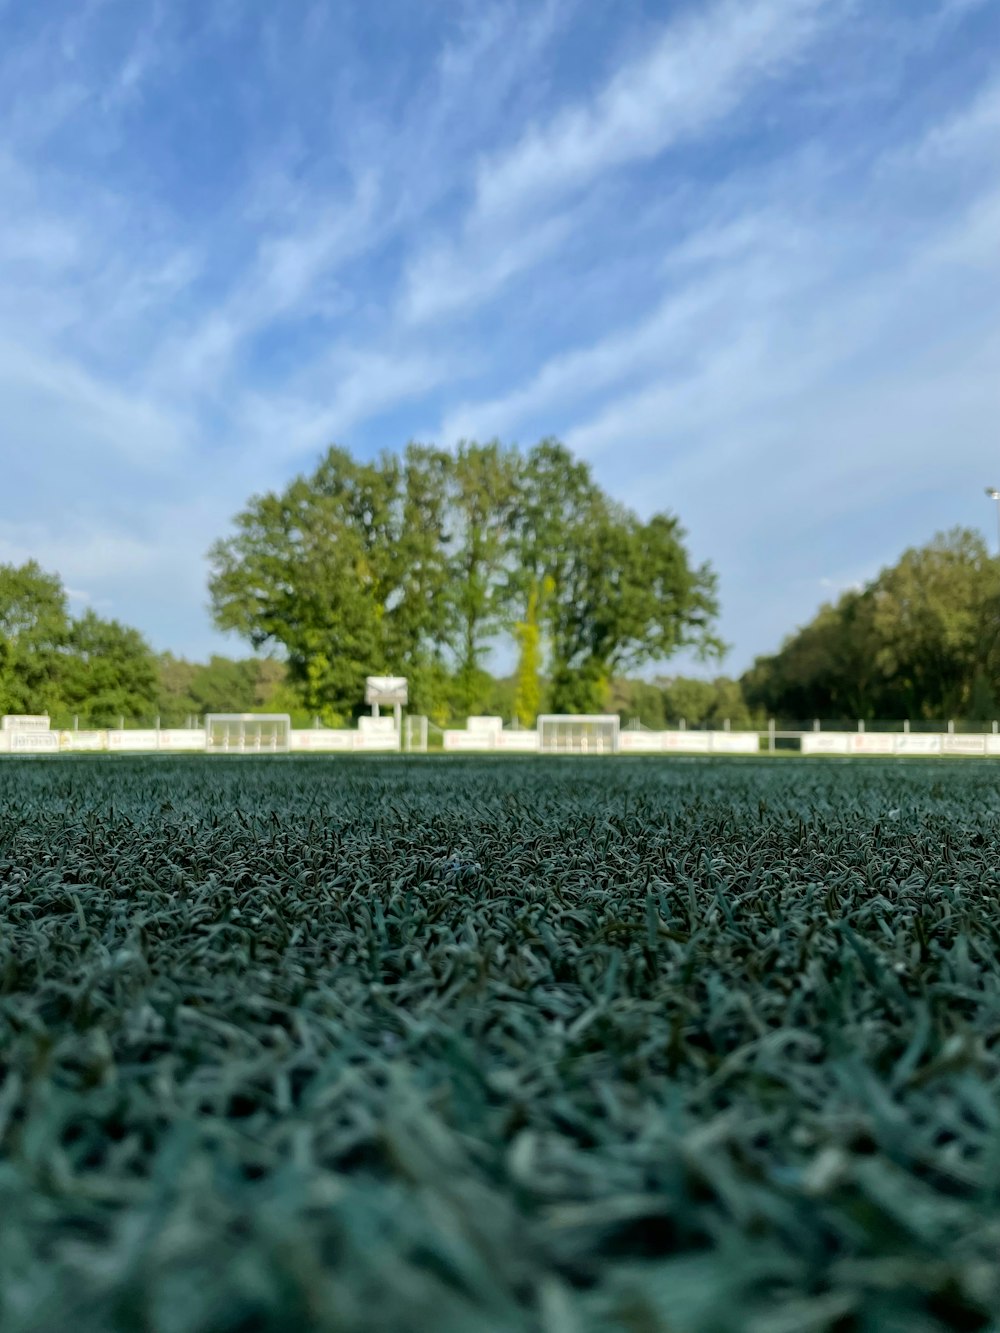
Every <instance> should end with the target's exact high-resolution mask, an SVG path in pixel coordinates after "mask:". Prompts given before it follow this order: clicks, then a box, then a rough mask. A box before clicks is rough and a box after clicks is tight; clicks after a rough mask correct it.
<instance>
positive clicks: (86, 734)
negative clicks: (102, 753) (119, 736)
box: [59, 731, 108, 752]
mask: <svg viewBox="0 0 1000 1333" xmlns="http://www.w3.org/2000/svg"><path fill="white" fill-rule="evenodd" d="M59 748H60V750H71V751H86V752H91V751H94V750H106V749H107V748H108V733H107V732H106V731H60V733H59Z"/></svg>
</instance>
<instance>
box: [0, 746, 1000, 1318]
mask: <svg viewBox="0 0 1000 1333" xmlns="http://www.w3.org/2000/svg"><path fill="white" fill-rule="evenodd" d="M0 809H2V811H3V823H2V840H0V921H2V933H0V1062H2V1075H3V1082H2V1085H0V1217H2V1219H3V1220H2V1232H3V1244H2V1245H0V1326H2V1327H3V1329H4V1331H5V1333H28V1330H32V1331H34V1330H39V1329H72V1330H74V1333H98V1331H100V1333H115V1331H116V1330H120V1331H122V1333H124V1330H129V1331H131V1330H134V1329H138V1328H142V1329H145V1330H147V1333H195V1330H197V1333H224V1331H225V1333H236V1331H237V1330H250V1329H253V1330H255V1331H257V1333H270V1331H271V1330H273V1331H274V1333H278V1331H279V1330H280V1331H281V1333H285V1330H289V1329H296V1330H303V1331H308V1330H320V1329H322V1330H330V1331H331V1333H332V1331H334V1330H336V1331H337V1333H352V1331H358V1333H361V1331H362V1330H385V1329H392V1330H395V1331H396V1333H411V1331H412V1333H417V1331H418V1330H420V1331H421V1333H422V1331H423V1330H427V1329H434V1330H438V1331H439V1333H477V1331H478V1333H497V1331H498V1330H510V1333H515V1331H519V1330H537V1333H571V1330H572V1331H575V1333H598V1331H601V1333H607V1331H611V1333H614V1331H615V1330H619V1331H620V1333H625V1330H629V1331H630V1333H635V1331H636V1330H659V1329H671V1330H675V1331H676V1333H727V1331H729V1330H732V1333H736V1331H737V1330H739V1333H765V1331H766V1333H777V1331H779V1330H787V1331H788V1333H806V1331H807V1330H812V1331H813V1333H822V1331H823V1330H830V1333H834V1331H836V1333H849V1331H851V1330H867V1331H869V1333H876V1330H877V1333H932V1331H933V1330H943V1329H948V1328H963V1329H987V1328H989V1327H992V1325H991V1324H990V1322H989V1321H990V1312H991V1311H993V1310H995V1309H996V1308H997V1307H998V1303H1000V1259H998V1254H1000V1250H998V1242H1000V1155H998V1153H997V1143H998V1132H1000V1052H998V1048H997V1033H998V1032H1000V929H998V925H997V920H998V912H997V907H998V895H1000V868H998V862H997V856H996V849H997V845H998V840H1000V770H997V769H996V768H995V767H993V766H992V765H990V764H989V763H985V762H984V763H976V762H974V761H967V762H963V763H962V764H961V765H958V764H955V765H952V764H949V763H947V762H946V761H938V762H931V763H925V764H918V765H916V766H906V765H905V764H899V763H895V764H882V763H880V762H879V761H867V762H866V763H865V764H864V765H863V766H852V765H850V764H848V763H843V764H841V763H836V762H828V763H823V762H811V761H808V760H802V761H795V762H789V763H787V764H786V763H783V762H782V761H771V762H770V763H767V762H764V761H748V762H746V763H740V762H739V761H735V762H730V763H717V764H712V763H709V762H699V761H697V760H689V761H686V762H685V761H676V760H675V761H672V762H671V761H661V760H656V759H648V758H647V759H640V760H635V761H628V760H604V761H600V760H591V761H586V760H579V759H576V760H574V759H568V760H564V761H562V762H560V761H558V760H536V761H532V760H527V761H524V762H522V763H518V762H516V761H511V760H506V761H502V762H497V761H489V760H475V761H461V760H459V761H456V762H454V763H448V764H446V763H445V762H443V761H433V760H424V761H419V760H418V761H413V762H410V763H406V762H403V761H399V760H389V761H383V762H379V761H371V760H357V761H354V762H351V761H340V762H338V761H329V760H292V759H289V760H281V759H278V760H272V761H266V762H265V761H260V760H257V761H255V760H243V761H241V760H226V759H218V760H201V761H198V760H175V759H171V760H165V761H150V760H142V761H139V760H117V761H116V760H104V761H96V762H88V761H79V760H78V761H73V760H66V759H56V760H53V761H51V762H47V761H34V763H32V762H30V761H29V762H27V763H25V762H19V761H9V762H8V763H7V764H6V765H4V766H3V767H0Z"/></svg>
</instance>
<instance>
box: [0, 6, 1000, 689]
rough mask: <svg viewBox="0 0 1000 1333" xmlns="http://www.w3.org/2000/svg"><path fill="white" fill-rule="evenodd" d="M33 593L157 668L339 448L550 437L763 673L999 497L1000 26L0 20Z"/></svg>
mask: <svg viewBox="0 0 1000 1333" xmlns="http://www.w3.org/2000/svg"><path fill="white" fill-rule="evenodd" d="M0 200H2V208H0V451H2V458H3V469H2V478H3V481H2V487H0V561H3V562H9V561H16V562H20V561H22V560H25V559H28V558H35V559H37V560H39V561H40V562H41V563H42V564H43V565H44V566H45V567H47V568H49V569H54V570H57V571H58V572H59V573H60V574H61V575H62V577H63V580H64V582H65V583H66V585H67V587H68V588H69V589H70V590H71V594H72V597H73V601H74V605H75V606H77V607H78V608H79V607H81V606H83V605H85V604H91V605H93V606H95V607H96V608H97V609H98V610H100V611H101V612H102V613H103V614H107V615H114V616H116V617H117V618H119V619H122V620H124V621H126V622H129V623H132V624H135V625H137V626H138V627H139V628H140V629H142V630H143V632H144V633H145V634H146V635H147V637H148V638H149V639H150V641H151V642H152V644H153V645H154V647H156V648H157V649H163V648H171V649H173V650H174V651H176V652H182V653H185V654H187V655H189V656H204V655H205V654H207V653H208V652H210V651H213V650H214V651H228V652H233V651H240V645H239V643H238V641H234V640H232V639H230V638H228V637H224V636H222V635H219V634H217V633H215V632H214V631H213V630H212V628H211V623H210V618H209V614H208V611H207V607H206V602H207V594H206V587H205V582H206V565H205V552H206V550H207V548H208V546H209V545H210V543H211V542H212V540H213V539H214V538H216V537H218V536H220V535H223V534H224V533H225V532H226V531H227V527H228V522H229V519H230V517H231V516H232V514H233V513H235V512H236V510H237V509H238V508H239V507H240V506H241V504H242V502H243V501H244V500H245V499H246V497H247V496H249V495H250V494H251V493H255V492H259V491H261V490H264V489H269V488H272V487H276V486H281V485H282V484H284V482H285V481H287V480H288V479H289V478H290V477H291V476H292V475H294V474H295V473H296V472H300V471H305V470H308V469H310V468H311V467H312V466H313V464H314V462H315V460H316V458H317V457H318V455H319V453H320V452H321V451H322V450H323V448H324V447H325V446H326V445H327V444H329V443H331V442H333V441H336V442H337V443H340V444H342V445H345V446H347V447H348V448H350V449H352V450H353V451H355V452H356V453H357V454H358V455H360V456H368V455H371V454H373V453H376V452H378V451H379V450H380V449H383V448H389V449H397V448H400V447H402V446H403V445H404V444H405V443H406V441H407V440H408V439H411V438H412V439H420V440H424V441H436V442H438V443H440V444H447V445H453V444H454V443H455V442H456V441H457V440H458V439H459V438H462V437H463V436H464V437H475V438H480V439H487V438H491V437H494V436H498V437H500V438H501V439H503V440H505V441H511V442H514V441H517V442H520V443H521V444H524V445H529V444H531V443H533V442H534V441H535V440H537V439H538V438H540V437H541V436H543V435H557V436H559V437H560V438H562V439H563V440H565V441H566V443H567V444H569V445H570V446H571V447H572V448H573V449H574V450H575V451H577V452H578V453H579V454H580V455H582V456H583V457H585V458H587V459H588V460H590V462H591V463H592V464H593V467H594V469H595V472H596V474H597V476H598V478H599V479H600V480H601V482H602V483H603V484H604V485H605V486H606V487H607V489H608V490H610V491H611V492H612V493H613V494H615V495H616V496H617V497H619V498H620V499H622V500H624V501H625V502H627V503H628V504H630V505H632V506H634V507H635V508H636V509H637V510H639V511H640V512H641V513H644V514H645V513H649V512H652V511H653V510H655V509H668V510H671V511H673V512H675V513H677V514H678V515H679V516H680V518H681V520H682V522H683V523H684V525H685V527H686V528H687V531H688V539H689V545H690V548H691V550H692V553H693V554H694V556H695V557H696V558H697V559H699V560H701V559H704V558H707V559H710V560H711V561H712V562H713V564H714V565H715V567H716V569H717V571H718V573H719V577H720V591H721V598H722V607H723V614H722V620H721V631H722V633H723V635H724V637H725V638H726V639H727V640H728V641H729V642H730V643H731V644H732V645H733V647H732V650H731V652H730V654H729V656H728V658H727V660H726V662H725V669H727V670H728V671H731V672H734V673H736V672H739V671H741V670H742V669H743V668H745V667H746V666H747V665H749V663H750V661H751V659H752V658H753V656H754V655H755V654H756V653H759V652H765V651H768V650H771V649H773V648H774V647H776V646H777V644H778V643H779V641H780V640H781V638H782V637H783V636H784V635H785V634H786V633H787V632H789V631H790V630H791V629H792V628H793V627H794V626H795V625H796V624H799V623H802V622H803V621H805V620H807V619H808V618H809V617H810V616H811V614H812V613H813V611H814V610H815V608H816V607H817V606H818V604H819V603H820V602H821V601H823V600H825V599H827V598H829V597H832V596H835V595H836V594H837V593H838V592H839V591H840V590H842V589H843V588H846V587H848V586H851V585H853V584H856V583H858V582H860V581H862V580H864V579H866V578H868V577H870V576H871V575H873V574H874V573H875V572H876V571H877V570H878V569H879V568H880V567H881V566H883V565H884V564H887V563H890V562H892V561H893V560H894V559H895V558H896V556H897V555H898V554H899V552H900V551H901V550H902V549H903V548H904V547H905V546H907V545H911V544H914V543H920V542H923V541H925V540H927V539H929V538H930V537H931V536H932V535H933V533H934V532H935V531H937V530H940V529H942V528H947V527H950V526H953V525H955V524H968V525H973V526H978V527H981V528H982V529H983V530H984V531H985V532H986V533H987V534H988V535H989V537H990V540H991V542H995V540H996V536H995V531H996V529H995V514H994V512H993V510H992V508H991V506H990V502H989V501H988V500H987V499H986V497H985V496H984V494H983V487H984V486H986V485H987V484H995V485H1000V0H698V2H697V3H691V2H690V0H676V2H674V3H669V2H667V0H663V2H662V3H653V2H652V0H615V3H613V4H612V3H610V2H609V3H603V2H602V0H533V2H532V3H520V2H519V0H499V2H497V0H473V2H470V3H463V2H462V0H438V2H437V3H435V4H425V5H416V4H413V3H412V0H379V3H377V4H373V3H371V0H368V2H367V3H354V2H353V0H342V3H327V4H321V3H308V2H307V0H302V3H297V2H296V0H288V3H287V4H282V5H275V4H272V3H264V0H242V2H238V0H199V2H198V3H194V2H193V0H162V2H161V3H158V2H157V0H145V2H143V0H129V3H125V2H124V0H33V3H27V0H0Z"/></svg>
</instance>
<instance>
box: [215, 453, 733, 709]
mask: <svg viewBox="0 0 1000 1333" xmlns="http://www.w3.org/2000/svg"><path fill="white" fill-rule="evenodd" d="M235 529H236V530H235V532H234V534H233V535H232V536H230V537H228V538H226V539H224V540H221V541H219V542H217V543H216V544H215V546H214V547H213V549H212V551H211V555H210V560H211V567H212V572H211V578H210V583H209V586H210V590H211V595H212V605H213V609H214V613H215V618H216V623H217V624H218V625H219V626H220V627H221V628H223V629H227V630H235V631H236V632H237V633H239V634H241V635H243V636H244V637H245V638H246V639H248V640H249V642H250V643H251V644H253V646H254V647H255V648H258V649H260V648H263V647H266V646H273V645H280V646H281V647H282V648H283V649H284V652H285V655H286V659H287V662H288V666H289V671H290V677H291V680H292V682H293V683H294V684H295V686H296V687H297V688H298V689H299V691H300V692H301V694H302V697H303V699H304V701H305V703H306V706H307V707H308V708H310V709H311V710H313V711H315V712H317V713H320V714H321V715H323V716H326V717H327V718H329V720H333V719H334V718H341V717H344V716H348V715H349V714H350V712H351V710H352V709H353V708H354V707H355V706H356V704H357V701H358V699H359V698H361V697H362V695H363V693H364V678H365V675H366V674H368V673H373V672H374V673H380V672H388V673H394V674H401V675H405V676H407V677H408V678H409V680H410V695H411V700H412V703H413V706H414V707H415V709H416V710H417V711H419V712H426V713H428V714H431V715H433V714H434V713H435V712H436V711H438V710H439V708H440V706H441V701H442V694H443V692H446V691H447V690H448V688H449V681H454V682H457V685H458V693H459V700H460V711H461V712H462V713H463V714H469V713H476V712H482V711H483V708H484V701H485V696H486V695H487V694H488V692H489V681H488V677H487V675H486V672H485V671H484V668H483V663H484V659H485V657H486V654H487V651H488V649H489V647H490V645H491V644H492V643H495V641H496V640H497V636H498V635H502V634H507V633H514V632H515V631H516V627H517V626H530V625H531V624H532V618H534V622H535V623H536V624H537V627H538V630H539V633H540V636H541V638H543V639H544V643H545V646H546V648H547V657H548V661H547V664H546V670H547V674H548V677H549V694H550V696H551V697H550V702H551V706H552V708H553V710H554V711H556V712H595V711H599V710H600V709H601V708H602V706H603V702H604V696H605V694H606V692H607V687H608V684H609V682H610V680H611V679H612V677H613V676H615V675H620V674H623V673H625V672H627V671H629V670H631V669H633V668H636V667H639V666H642V665H643V664H646V663H650V662H657V661H663V660H665V659H667V658H669V657H670V656H671V655H672V654H673V653H674V652H675V651H676V650H677V649H678V648H681V647H684V646H689V647H693V648H695V649H697V650H698V651H701V652H704V653H707V654H713V653H715V652H717V651H719V650H720V649H721V644H720V643H719V641H718V640H717V638H716V637H715V635H714V633H713V624H714V620H715V617H716V615H717V611H718V606H717V600H716V581H715V576H714V574H713V573H712V571H711V569H710V568H709V567H708V566H707V565H702V566H699V567H695V566H693V565H692V564H691V562H690V560H689V557H688V554H687V551H686V549H685V546H684V533H683V530H682V529H681V527H680V525H679V523H678V522H677V520H676V519H675V518H673V517H671V516H670V515H667V514H654V515H653V516H652V517H651V518H650V519H648V520H647V521H642V520H640V519H639V518H638V517H637V516H636V515H635V514H634V513H632V512H631V511H630V510H628V509H626V508H625V507H624V506H623V505H621V504H618V503H617V502H615V501H614V500H612V499H611V498H610V497H609V496H608V495H607V494H606V493H605V492H604V491H603V490H602V489H601V488H600V487H599V486H598V485H597V483H596V481H595V480H594V478H593V476H592V475H591V472H590V469H589V467H588V466H587V465H586V464H585V463H582V462H579V461H577V460H575V459H574V458H573V457H572V455H571V454H570V453H569V451H568V450H567V449H565V448H564V447H563V446H562V445H560V444H558V443H557V442H555V441H551V440H545V441H542V442H541V443H540V444H538V445H536V446H535V448H533V449H532V450H530V451H529V452H528V453H527V454H523V455H522V454H521V453H520V452H519V451H518V450H517V449H515V448H503V447H502V446H500V445H499V444H497V443H491V444H486V445H480V444H475V443H468V442H466V443H462V444H460V445H459V447H458V448H457V450H456V451H455V453H454V454H452V453H448V452H446V451H443V450H439V449H433V448H429V447H426V446H421V445H415V444H411V445H409V446H408V447H407V449H406V450H405V451H404V453H403V454H402V455H401V456H398V455H394V454H384V455H383V456H382V457H380V458H379V459H377V460H375V461H374V462H367V463H362V462H358V461H357V460H355V459H354V458H352V457H351V456H350V454H348V453H347V452H346V451H345V450H343V449H337V448H332V449H330V450H329V451H328V452H327V453H326V454H325V456H324V457H323V458H322V460H321V461H320V463H319V466H318V467H317V468H316V470H315V472H314V473H313V474H312V476H310V477H297V478H296V479H295V480H294V481H293V482H291V484H290V485H289V486H288V487H287V488H286V489H285V490H284V491H283V492H281V493H280V494H267V495H263V496H256V497H254V498H253V499H251V501H250V502H249V504H248V505H247V507H246V509H245V510H243V511H242V512H241V513H239V514H238V515H237V516H236V518H235ZM522 633H523V632H522ZM530 638H531V635H530V632H529V639H530ZM537 646H538V645H537V644H536V645H535V648H533V649H532V648H529V649H528V653H527V656H526V655H525V652H524V642H523V639H522V640H521V647H522V656H521V673H520V674H521V677H522V684H521V696H522V698H528V697H530V696H531V695H532V693H533V692H534V693H537V692H538V685H537V674H540V671H541V654H540V653H539V652H538V651H537ZM531 660H534V661H535V662H536V663H537V667H536V683H535V684H534V685H533V684H532V682H530V681H528V680H527V674H528V666H527V665H526V663H527V662H529V661H531ZM525 689H526V690H527V694H525ZM526 711H527V709H526Z"/></svg>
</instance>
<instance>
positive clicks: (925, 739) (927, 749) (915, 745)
mask: <svg viewBox="0 0 1000 1333" xmlns="http://www.w3.org/2000/svg"><path fill="white" fill-rule="evenodd" d="M896 753H897V754H940V753H941V737H940V736H937V735H935V734H934V733H933V732H929V733H927V734H920V733H916V734H915V733H914V732H912V731H908V732H903V734H902V735H901V736H897V737H896Z"/></svg>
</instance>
